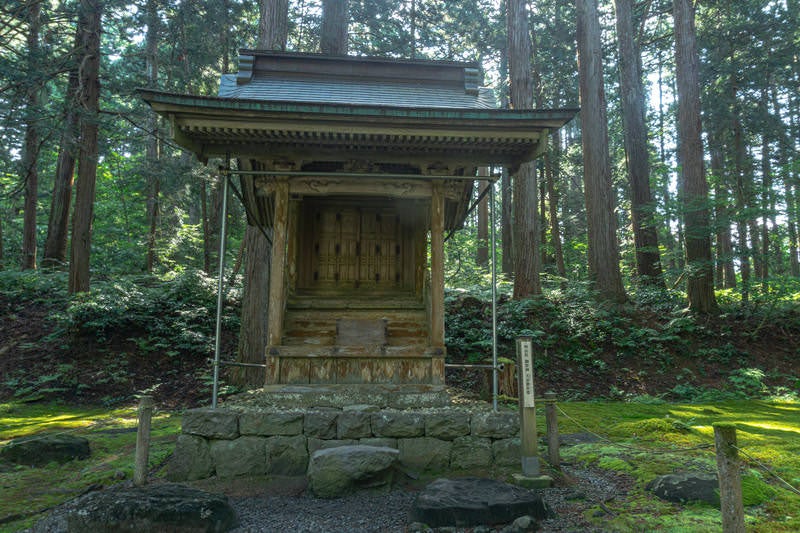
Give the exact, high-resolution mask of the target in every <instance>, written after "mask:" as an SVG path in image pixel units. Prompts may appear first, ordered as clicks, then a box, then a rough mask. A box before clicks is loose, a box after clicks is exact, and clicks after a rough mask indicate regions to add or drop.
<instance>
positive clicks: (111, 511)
mask: <svg viewBox="0 0 800 533" xmlns="http://www.w3.org/2000/svg"><path fill="white" fill-rule="evenodd" d="M238 523H239V520H238V517H237V516H236V512H235V511H234V510H233V508H232V507H231V506H230V505H229V504H228V499H227V498H226V497H225V496H222V495H218V494H210V493H207V492H203V491H201V490H197V489H193V488H189V487H186V486H183V485H176V484H172V483H165V484H159V485H148V486H145V487H126V486H117V487H113V488H110V489H106V490H102V491H97V492H91V493H89V494H86V495H85V496H82V497H80V498H78V499H76V500H73V501H72V502H70V503H68V504H67V505H66V506H64V507H63V508H62V509H59V512H57V513H53V514H52V515H51V516H50V517H48V518H46V519H45V520H43V521H41V522H39V523H38V524H36V525H35V526H34V527H33V529H32V531H34V532H36V533H39V532H45V531H47V532H50V531H91V532H92V533H112V532H117V531H136V532H137V533H163V532H165V531H175V532H177V531H180V532H187V533H188V532H192V533H193V532H198V533H199V532H224V531H230V530H232V529H234V528H236V527H237V526H238Z"/></svg>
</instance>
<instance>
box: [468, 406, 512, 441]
mask: <svg viewBox="0 0 800 533" xmlns="http://www.w3.org/2000/svg"><path fill="white" fill-rule="evenodd" d="M472 434H473V435H474V436H476V437H489V438H492V439H508V438H511V437H516V436H517V435H519V414H518V413H515V412H513V411H500V412H498V413H495V412H494V411H484V412H482V413H475V414H474V415H472Z"/></svg>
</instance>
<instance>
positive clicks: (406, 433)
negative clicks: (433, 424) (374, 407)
mask: <svg viewBox="0 0 800 533" xmlns="http://www.w3.org/2000/svg"><path fill="white" fill-rule="evenodd" d="M372 434H373V435H375V436H376V437H396V438H409V437H422V436H423V435H425V420H424V418H423V417H422V415H421V414H419V413H413V412H405V411H391V410H386V411H381V412H379V413H373V414H372Z"/></svg>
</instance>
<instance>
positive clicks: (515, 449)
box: [492, 437, 521, 467]
mask: <svg viewBox="0 0 800 533" xmlns="http://www.w3.org/2000/svg"><path fill="white" fill-rule="evenodd" d="M520 448H521V443H520V438H519V437H514V438H511V439H498V440H495V441H492V461H493V462H494V465H495V466H516V467H518V466H520Z"/></svg>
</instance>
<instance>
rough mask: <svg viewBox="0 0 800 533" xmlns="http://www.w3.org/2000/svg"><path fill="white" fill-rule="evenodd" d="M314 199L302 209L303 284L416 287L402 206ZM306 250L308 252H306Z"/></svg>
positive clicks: (342, 286) (395, 287)
mask: <svg viewBox="0 0 800 533" xmlns="http://www.w3.org/2000/svg"><path fill="white" fill-rule="evenodd" d="M362 203H364V204H367V205H358V204H357V203H355V202H337V203H325V202H316V201H312V202H308V203H305V205H304V208H303V210H302V216H301V220H300V225H301V226H302V227H303V229H302V230H301V231H302V235H303V237H302V238H301V242H300V245H299V248H300V254H301V257H303V259H302V260H301V262H300V263H301V265H302V266H301V272H300V283H301V286H302V288H309V289H359V290H365V291H366V290H369V289H375V290H379V291H385V290H397V289H403V288H412V287H413V279H411V278H413V268H412V269H409V268H407V266H408V265H409V260H410V259H411V255H412V251H411V250H410V248H411V243H410V237H409V235H410V232H409V231H408V228H406V227H404V225H403V224H402V223H401V217H400V215H399V213H398V210H397V208H396V207H394V206H391V205H370V204H369V203H368V202H362ZM303 248H305V250H303Z"/></svg>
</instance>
